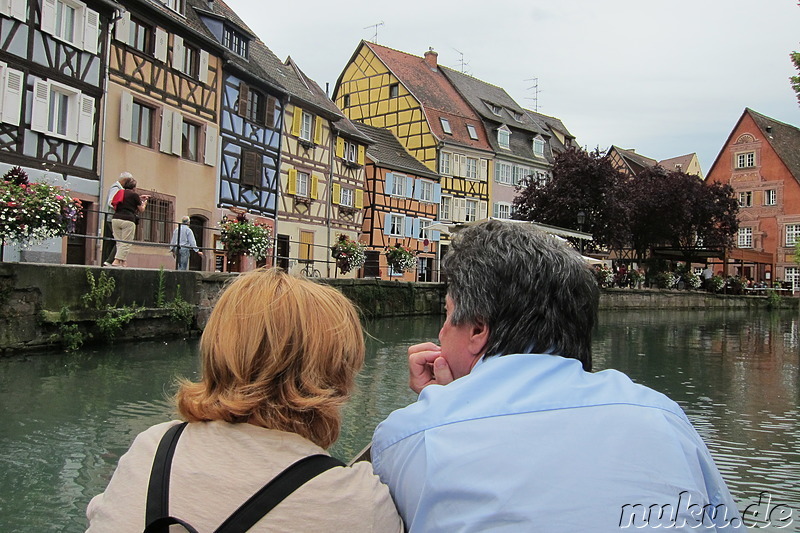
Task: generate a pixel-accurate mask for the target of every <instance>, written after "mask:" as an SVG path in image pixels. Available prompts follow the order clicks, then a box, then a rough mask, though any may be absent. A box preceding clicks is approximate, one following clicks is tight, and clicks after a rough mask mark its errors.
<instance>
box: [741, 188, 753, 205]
mask: <svg viewBox="0 0 800 533" xmlns="http://www.w3.org/2000/svg"><path fill="white" fill-rule="evenodd" d="M752 205H753V193H752V191H746V192H740V193H739V207H750V206H752Z"/></svg>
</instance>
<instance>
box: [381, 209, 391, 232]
mask: <svg viewBox="0 0 800 533" xmlns="http://www.w3.org/2000/svg"><path fill="white" fill-rule="evenodd" d="M383 234H384V235H391V234H392V214H391V213H386V214H385V215H383Z"/></svg>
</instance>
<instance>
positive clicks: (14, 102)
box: [2, 68, 25, 126]
mask: <svg viewBox="0 0 800 533" xmlns="http://www.w3.org/2000/svg"><path fill="white" fill-rule="evenodd" d="M5 71H6V72H5V82H4V85H5V91H4V92H3V107H2V109H3V122H6V123H8V124H14V125H15V126H19V119H20V115H21V111H20V110H21V109H22V93H23V90H24V88H25V86H24V85H23V81H22V80H23V79H24V74H23V73H22V71H19V70H15V69H13V68H6V69H5Z"/></svg>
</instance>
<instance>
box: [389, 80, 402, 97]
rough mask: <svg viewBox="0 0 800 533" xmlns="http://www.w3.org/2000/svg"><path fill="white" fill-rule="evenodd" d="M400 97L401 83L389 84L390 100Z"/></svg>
mask: <svg viewBox="0 0 800 533" xmlns="http://www.w3.org/2000/svg"><path fill="white" fill-rule="evenodd" d="M398 96H400V84H399V83H390V84H389V98H397V97H398Z"/></svg>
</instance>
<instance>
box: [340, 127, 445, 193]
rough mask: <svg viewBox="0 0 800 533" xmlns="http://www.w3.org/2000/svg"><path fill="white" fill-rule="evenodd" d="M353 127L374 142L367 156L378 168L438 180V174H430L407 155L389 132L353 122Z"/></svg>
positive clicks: (412, 157)
mask: <svg viewBox="0 0 800 533" xmlns="http://www.w3.org/2000/svg"><path fill="white" fill-rule="evenodd" d="M353 125H354V126H355V127H356V128H358V129H359V130H360V131H361V133H362V134H363V135H366V136H367V137H369V138H371V139H373V140H374V141H375V144H374V145H372V146H370V147H368V148H367V155H368V156H369V158H370V159H372V160H373V161H375V163H376V164H378V166H381V167H384V168H388V169H390V170H399V171H402V172H407V173H409V174H414V175H416V176H424V177H427V178H431V179H435V180H438V179H439V175H438V174H436V173H435V172H431V170H430V169H429V168H428V167H426V166H425V165H423V164H422V163H420V162H419V160H418V159H417V158H416V157H414V156H412V155H411V154H409V153H408V151H407V150H406V149H405V147H404V146H403V145H402V144H400V141H399V140H398V139H397V137H395V135H394V133H392V132H391V131H389V130H387V129H383V128H376V127H374V126H369V125H367V124H364V123H363V122H354V123H353Z"/></svg>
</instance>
